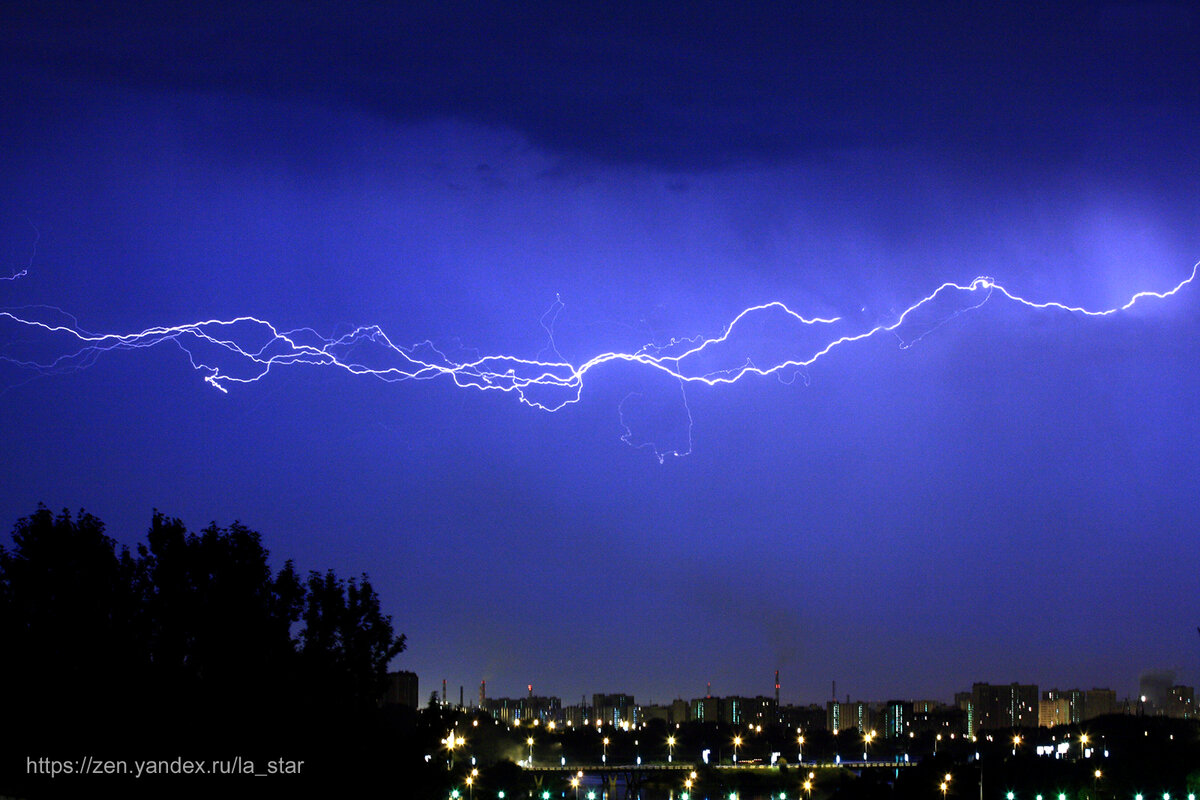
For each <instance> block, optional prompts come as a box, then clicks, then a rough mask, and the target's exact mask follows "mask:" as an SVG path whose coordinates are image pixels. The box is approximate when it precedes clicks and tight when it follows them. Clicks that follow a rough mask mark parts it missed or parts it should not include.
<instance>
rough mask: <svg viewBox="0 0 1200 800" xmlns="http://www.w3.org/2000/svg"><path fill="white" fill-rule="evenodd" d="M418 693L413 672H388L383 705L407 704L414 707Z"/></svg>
mask: <svg viewBox="0 0 1200 800" xmlns="http://www.w3.org/2000/svg"><path fill="white" fill-rule="evenodd" d="M418 697H419V693H418V690H417V674H416V673H415V672H404V671H401V672H389V673H388V675H387V684H386V685H385V686H384V690H383V697H382V698H380V702H381V703H382V704H383V705H397V706H408V707H409V708H416V707H417V703H418V702H419V700H418Z"/></svg>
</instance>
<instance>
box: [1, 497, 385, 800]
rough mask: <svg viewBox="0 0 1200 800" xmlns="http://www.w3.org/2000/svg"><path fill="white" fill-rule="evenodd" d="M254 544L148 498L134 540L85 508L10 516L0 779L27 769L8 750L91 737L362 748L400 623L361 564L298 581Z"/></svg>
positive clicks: (28, 751) (240, 533)
mask: <svg viewBox="0 0 1200 800" xmlns="http://www.w3.org/2000/svg"><path fill="white" fill-rule="evenodd" d="M268 556H269V553H268V552H267V550H266V548H265V547H264V546H263V543H262V537H261V536H260V535H259V534H258V533H257V532H255V531H252V530H250V529H249V528H247V527H246V526H244V525H242V524H241V523H239V522H234V523H233V524H232V525H230V526H228V527H226V528H222V527H219V526H217V525H216V524H215V523H214V524H211V525H209V526H208V527H207V528H205V529H204V530H203V531H201V532H199V533H190V532H188V531H187V529H186V528H185V526H184V525H183V523H182V522H180V520H178V519H175V518H172V517H168V516H166V515H164V514H162V513H161V512H159V511H155V512H154V514H153V516H152V519H151V523H150V528H149V530H148V531H147V534H146V541H145V542H144V543H142V544H139V545H138V546H137V547H136V551H135V553H131V552H130V551H129V550H128V549H127V548H124V547H118V545H117V543H116V541H115V540H113V539H112V538H110V537H109V536H107V535H106V534H105V530H104V524H103V523H102V522H101V521H100V520H99V519H97V518H96V517H94V516H92V515H91V514H88V513H87V512H85V511H81V512H79V514H78V515H77V516H75V517H72V515H71V513H70V512H68V511H63V512H62V513H60V514H59V515H57V516H55V515H54V514H52V513H51V512H50V510H49V509H48V508H46V507H45V506H42V505H39V506H38V508H37V510H36V511H35V512H34V513H33V514H31V515H30V516H28V517H23V518H21V519H20V520H18V521H17V522H16V524H15V525H14V526H13V531H12V544H11V546H10V547H3V546H0V653H2V654H3V656H2V657H0V719H3V720H4V723H3V724H0V794H3V793H5V792H6V790H7V789H8V788H9V785H10V784H11V785H12V786H13V787H14V788H16V789H21V788H22V786H28V785H29V783H28V782H29V780H30V779H29V776H28V775H27V774H26V769H25V762H24V760H23V759H22V757H21V756H22V754H25V755H35V754H37V753H42V754H44V753H45V751H46V750H47V749H50V748H54V750H55V752H62V753H63V755H68V754H69V753H68V752H67V751H69V749H70V748H71V747H75V746H77V747H79V748H83V747H84V746H87V747H91V748H93V749H94V748H95V747H96V746H97V745H96V742H98V741H102V742H104V743H105V744H106V745H108V746H114V747H115V746H118V745H124V746H126V747H128V746H130V745H136V746H137V747H141V748H143V750H141V751H139V753H140V754H142V755H146V754H149V752H150V751H148V750H146V749H145V748H150V749H151V750H152V749H153V748H154V747H166V746H170V747H173V748H176V750H177V749H178V746H179V744H180V743H189V742H190V743H192V744H193V745H197V746H198V743H205V744H206V746H209V747H212V746H213V745H212V743H213V742H218V743H221V744H222V745H223V746H226V747H229V746H233V745H234V744H247V745H249V744H253V743H255V742H261V743H263V746H266V745H270V746H271V747H272V748H273V749H275V750H277V749H278V746H279V743H290V745H291V746H293V747H294V748H301V747H303V748H307V749H306V750H305V751H304V752H311V753H313V754H315V755H320V756H322V757H324V758H325V760H326V761H329V760H331V759H336V758H339V757H342V756H345V757H347V758H348V757H350V754H351V753H352V752H357V753H361V752H364V750H363V740H362V737H364V736H367V735H368V734H369V732H370V731H371V730H372V728H371V725H363V724H362V723H363V722H365V721H369V720H370V719H372V718H373V717H372V715H374V714H375V713H376V711H377V709H376V705H377V701H378V698H379V696H380V695H381V693H382V689H383V686H384V682H385V681H386V673H387V667H388V663H389V661H391V659H392V658H394V657H395V656H396V655H398V654H399V653H401V652H402V651H403V650H404V647H405V639H404V636H402V635H396V634H395V633H394V631H393V629H392V620H391V617H389V616H388V615H386V614H384V613H383V611H382V607H381V603H380V598H379V596H378V594H377V593H376V592H375V589H374V587H373V586H372V585H371V583H370V581H369V580H368V578H367V576H366V575H365V574H364V575H361V576H360V577H358V578H351V579H350V580H348V581H344V580H342V579H340V578H339V577H338V576H337V575H336V574H335V573H334V572H333V571H329V572H326V573H323V574H322V573H317V572H312V573H310V574H309V575H308V578H307V580H302V579H301V577H300V576H299V575H298V574H297V572H296V569H295V566H294V564H293V563H292V562H291V561H287V562H285V563H284V565H283V567H282V568H281V569H279V570H278V571H277V572H273V571H272V569H271V567H270V564H269V561H268ZM375 724H376V725H378V721H377V722H376V723H375ZM347 731H358V733H357V734H355V735H350V734H348V733H347ZM355 736H357V737H358V738H357V739H355ZM164 742H165V743H169V745H166V744H163V743H164ZM339 754H340V755H339ZM118 755H122V756H126V755H128V753H127V752H124V753H119V754H118ZM175 755H178V752H176V753H175ZM276 755H278V753H277V752H276Z"/></svg>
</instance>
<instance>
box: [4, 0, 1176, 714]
mask: <svg viewBox="0 0 1200 800" xmlns="http://www.w3.org/2000/svg"><path fill="white" fill-rule="evenodd" d="M218 5H223V4H213V3H206V2H195V3H188V2H177V3H146V4H134V3H129V2H123V1H122V0H117V1H116V2H111V3H103V4H88V5H76V4H74V3H67V2H35V3H24V4H22V3H9V4H6V5H5V6H4V8H3V11H0V95H2V98H0V99H2V101H3V109H4V110H3V113H2V114H0V258H3V259H4V260H3V262H0V277H7V276H9V275H16V274H18V273H20V272H21V271H23V270H24V271H27V274H25V275H23V276H20V277H17V278H16V279H15V280H11V281H0V306H2V307H4V308H6V309H10V310H11V309H17V308H20V309H23V310H22V311H20V312H14V313H19V314H20V315H22V318H34V319H37V320H41V321H56V322H57V323H60V324H61V323H64V322H66V323H69V324H71V325H74V326H76V327H77V328H79V329H83V330H87V331H91V332H99V333H133V332H137V331H140V330H143V329H145V328H150V327H152V326H159V325H168V326H169V325H178V324H183V323H188V322H194V321H198V320H206V319H229V318H232V317H236V316H239V315H253V316H255V317H258V318H260V319H265V320H270V321H271V322H272V323H274V324H275V325H276V326H278V327H279V328H280V329H281V330H288V329H295V328H302V327H308V328H312V329H313V330H315V331H316V332H318V333H319V334H320V335H322V336H331V335H334V334H336V333H339V332H341V333H344V332H345V331H347V330H349V329H350V328H351V327H352V326H356V325H378V326H380V328H381V329H382V330H383V331H385V332H386V333H387V335H388V336H389V337H390V339H391V340H392V341H394V342H396V343H399V344H405V345H409V344H415V343H419V342H425V341H428V342H430V343H432V345H433V346H436V347H437V348H438V349H439V350H440V351H441V352H443V353H445V354H447V356H448V357H452V358H455V359H457V360H460V361H461V360H465V359H468V358H477V357H479V356H481V355H499V354H509V355H513V356H518V357H521V358H527V359H534V358H542V359H546V358H555V360H556V357H554V356H553V352H554V349H555V348H556V349H557V351H558V353H560V354H561V356H562V357H563V359H565V360H566V361H569V362H571V363H572V364H579V363H581V362H584V361H586V360H587V359H590V358H592V357H594V356H596V355H597V354H601V353H605V352H625V353H632V352H635V351H637V350H638V348H641V347H643V346H644V345H647V344H651V343H652V344H657V345H664V344H667V343H668V342H669V341H670V340H671V339H672V338H673V337H676V338H678V337H691V336H696V335H703V336H717V335H720V334H721V333H722V331H724V330H725V327H726V326H727V325H728V324H729V323H730V321H731V320H732V319H733V318H734V317H735V316H736V315H737V314H738V312H740V311H742V310H743V309H744V308H746V307H747V306H751V305H754V304H759V303H765V302H769V301H776V300H777V301H782V302H784V303H786V304H787V305H788V306H789V307H790V308H792V309H793V310H795V311H797V312H798V313H802V314H804V315H806V316H820V317H835V316H836V317H842V318H843V321H842V323H841V324H842V325H843V326H845V327H844V329H842V328H839V329H838V330H839V332H847V331H850V332H854V331H861V330H866V329H870V328H871V327H873V326H876V325H880V324H888V325H890V324H892V323H893V322H895V321H896V319H897V315H898V314H899V313H900V312H901V311H903V310H904V309H905V308H906V307H908V306H909V305H910V304H912V303H913V302H915V301H917V300H919V299H920V298H921V297H923V296H925V295H926V294H928V293H929V292H931V291H933V290H934V289H935V288H936V287H937V286H939V285H940V284H941V283H943V282H944V281H956V282H959V283H970V281H971V280H972V279H974V278H975V277H976V276H980V275H986V276H992V277H994V278H995V280H996V281H997V282H998V283H1000V284H1002V285H1004V286H1005V287H1007V288H1008V289H1010V290H1011V291H1012V292H1014V293H1016V294H1019V295H1022V296H1024V297H1026V298H1029V299H1031V300H1036V301H1050V300H1054V301H1059V302H1062V303H1065V304H1068V305H1079V306H1084V307H1087V308H1089V309H1106V308H1110V307H1113V306H1118V305H1121V304H1123V303H1124V302H1126V301H1127V300H1128V299H1129V298H1130V297H1131V296H1132V295H1133V294H1134V293H1136V292H1138V291H1140V290H1156V291H1164V290H1167V289H1170V288H1171V287H1173V286H1175V285H1176V284H1178V283H1179V282H1180V281H1181V280H1183V279H1184V278H1186V277H1187V276H1188V275H1189V274H1190V272H1191V270H1192V268H1193V265H1194V264H1195V263H1196V262H1197V260H1198V259H1200V70H1198V69H1197V64H1200V11H1198V10H1197V9H1196V8H1195V7H1194V6H1193V5H1191V4H1179V5H1172V4H1156V5H1131V4H1125V3H1109V4H1068V3H1063V4H1047V5H1049V6H1050V7H1049V8H1044V7H1042V4H1023V3H1004V4H999V5H997V6H996V7H994V8H990V9H989V8H986V7H983V6H980V5H978V4H966V5H964V6H963V8H962V9H960V8H957V7H956V8H955V9H954V10H948V9H947V8H942V7H940V6H938V5H936V4H935V5H921V4H893V3H880V4H870V3H866V4H844V5H845V7H841V6H840V5H839V4H832V5H826V4H786V5H785V4H782V3H779V4H765V5H760V6H755V7H751V8H749V9H744V8H742V7H741V4H725V5H716V4H714V5H708V4H690V5H689V6H688V8H687V9H686V10H684V9H683V8H682V6H683V5H684V4H678V3H653V2H652V3H634V4H629V5H626V4H612V3H598V4H594V5H590V4H578V3H570V4H564V5H569V6H570V9H568V8H565V7H556V6H553V5H545V6H543V5H534V4H517V5H518V7H516V8H513V7H510V4H507V3H497V4H491V5H479V4H466V5H463V4H453V3H441V2H437V3H408V4H382V3H380V4H376V3H370V4H347V3H338V2H332V0H330V2H327V3H323V2H299V3H255V2H249V3H242V4H238V5H237V7H236V8H234V7H232V6H231V7H230V8H229V9H228V10H227V11H224V12H222V13H215V12H213V11H211V10H210V9H211V8H212V7H215V6H218ZM948 5H949V4H948ZM797 6H798V7H797ZM966 6H970V7H971V8H972V9H974V10H972V11H970V12H968V11H966V10H963V9H965V8H966ZM558 298H560V299H561V303H562V305H561V307H560V306H557V305H556V299H558ZM979 299H981V298H980V297H977V296H974V295H972V296H970V297H967V298H958V299H954V298H952V299H951V300H950V301H949V302H947V303H945V304H937V305H934V306H932V307H930V308H928V309H927V313H924V314H923V315H918V318H916V319H914V320H913V323H912V325H906V326H905V327H903V328H901V329H898V330H897V331H896V333H895V334H885V335H881V336H876V337H873V338H871V339H869V340H866V341H862V342H857V343H854V344H852V345H848V346H845V347H841V348H838V349H836V350H835V351H833V352H831V353H830V354H829V356H827V357H825V358H823V359H821V360H820V361H818V362H817V363H816V364H814V365H813V366H812V367H810V368H808V369H806V370H789V371H787V372H786V373H785V374H783V375H781V376H772V377H756V376H753V375H749V376H746V377H744V378H743V379H741V380H740V381H738V382H736V383H735V384H733V385H726V386H719V387H714V388H709V387H705V386H698V385H694V384H689V385H688V386H687V387H686V389H682V390H681V387H680V385H679V383H678V382H676V381H672V380H671V379H670V378H669V377H666V376H663V375H662V374H661V373H655V372H653V371H652V370H648V369H645V368H642V367H639V366H637V365H634V364H611V365H605V366H602V367H598V368H597V369H595V370H594V371H592V372H590V373H588V375H587V376H586V379H585V382H584V387H583V391H582V395H581V399H580V401H579V402H578V403H576V404H571V405H567V406H566V407H564V408H563V409H561V410H559V411H557V412H555V413H547V412H544V411H539V410H537V409H534V408H530V407H529V406H527V405H522V404H521V403H520V402H519V401H518V399H517V398H516V397H515V396H514V395H512V394H507V393H503V392H480V391H477V390H475V389H472V388H460V387H457V386H455V384H454V383H453V382H452V381H451V380H449V379H448V378H441V379H435V380H429V381H408V382H400V383H387V382H383V381H379V380H376V379H373V378H370V377H362V376H354V375H350V374H347V373H346V372H344V371H340V370H336V369H329V368H322V367H316V366H293V367H288V368H280V369H275V370H272V371H271V372H270V373H269V374H268V375H266V376H265V377H264V378H262V379H261V380H259V381H257V382H254V383H249V384H246V385H233V386H230V387H228V388H229V392H228V394H225V393H222V392H220V391H216V390H215V389H214V388H213V387H212V386H210V385H209V384H207V383H206V382H205V381H204V377H205V373H203V372H200V371H197V370H194V369H193V368H192V366H191V365H190V364H189V360H188V355H187V353H185V352H183V351H182V350H181V349H180V348H179V347H177V346H175V345H174V344H172V343H171V342H166V343H163V344H161V345H159V346H157V347H153V348H149V349H135V350H126V351H115V352H109V353H105V354H101V355H99V356H98V357H97V358H95V359H94V363H90V365H89V366H87V367H86V368H85V369H66V370H57V371H50V372H48V373H46V374H43V372H40V371H36V370H31V369H28V368H24V367H21V366H20V365H17V364H14V363H12V361H11V360H12V359H20V358H25V357H28V356H29V354H30V353H33V354H34V355H36V357H38V358H40V359H45V358H49V357H52V356H53V354H54V352H56V350H55V348H56V347H57V346H58V345H59V344H60V343H61V341H62V337H58V338H56V337H55V336H52V335H50V334H47V333H45V332H44V331H40V330H39V329H34V328H30V327H28V326H23V325H19V324H16V323H14V322H13V321H11V320H5V321H3V324H0V358H4V359H9V361H5V362H0V385H2V386H3V387H4V390H3V393H2V394H0V403H2V408H3V415H2V416H0V442H2V443H3V451H2V452H3V457H2V458H0V525H3V526H4V527H7V526H8V525H11V524H12V522H14V521H15V520H16V519H17V518H18V517H21V516H24V515H27V514H29V513H31V512H32V511H34V509H35V508H36V505H37V503H38V502H44V503H46V504H47V505H49V506H50V507H51V508H54V509H59V508H63V507H70V508H71V509H73V510H78V509H79V508H85V509H87V510H88V511H90V512H92V513H94V514H96V515H98V516H99V517H101V518H102V519H103V520H104V521H105V522H106V523H107V524H108V529H109V533H110V534H111V535H113V536H114V537H115V538H117V539H118V540H119V541H121V542H123V543H126V544H134V543H136V542H137V541H139V540H141V539H142V537H143V536H144V533H145V530H146V528H147V527H148V525H149V521H150V516H151V513H152V510H153V509H155V508H157V509H160V510H162V511H164V512H166V513H168V514H170V515H174V516H179V517H180V518H182V519H183V520H184V522H185V523H187V524H188V525H189V526H190V527H192V528H193V529H199V528H201V527H203V526H205V525H207V524H208V523H209V522H210V521H213V520H215V521H217V522H218V523H219V524H222V525H225V524H228V523H230V522H232V521H234V520H235V519H239V520H241V521H242V522H244V523H245V524H247V525H249V526H250V527H252V528H254V529H256V530H259V531H261V532H262V533H263V535H264V539H265V543H266V545H267V547H268V548H269V549H270V550H271V552H272V559H273V561H274V563H275V565H276V566H281V565H282V563H283V560H284V559H286V558H294V559H295V560H296V562H297V565H298V566H299V567H300V568H301V569H322V570H323V569H325V568H328V567H332V568H335V569H336V570H337V571H338V572H339V573H341V574H342V575H344V576H349V575H354V574H357V573H359V572H362V571H366V572H368V573H369V574H370V576H371V577H372V579H373V580H374V582H375V584H376V588H377V589H378V590H379V592H380V594H381V596H382V599H383V602H384V605H385V607H386V610H387V611H388V612H389V613H391V614H392V616H393V620H394V622H395V624H396V628H397V630H398V631H400V632H403V633H405V634H407V636H408V642H409V649H408V651H407V652H405V653H404V654H402V655H401V656H400V657H399V658H398V659H396V661H395V662H394V665H393V666H394V667H395V668H398V669H409V670H412V671H415V672H417V673H418V675H419V676H420V680H421V687H422V694H423V695H427V693H428V691H429V690H431V689H432V688H434V687H435V685H436V686H437V687H438V688H440V682H441V680H442V678H446V679H447V680H448V682H449V684H450V686H451V687H452V692H453V691H454V690H457V687H458V686H459V685H460V684H461V685H465V686H466V694H467V696H468V697H474V696H476V693H477V691H478V686H479V681H480V680H481V679H486V680H487V682H488V689H489V694H490V695H493V696H504V695H507V696H515V695H520V694H523V693H524V692H525V686H526V684H528V683H532V684H533V685H534V689H535V692H537V693H538V694H552V695H559V696H562V697H563V698H564V700H565V701H566V702H576V701H577V699H578V697H579V696H580V695H581V694H583V693H587V694H588V695H589V696H590V694H591V693H592V692H602V691H611V692H618V691H620V692H630V693H633V694H635V696H636V697H637V699H638V700H639V701H640V702H643V703H644V702H650V701H656V702H662V701H669V700H670V699H671V698H673V697H676V696H682V697H695V696H699V695H701V694H702V693H703V692H704V689H705V683H706V682H707V681H711V682H712V690H713V693H714V694H769V693H770V692H771V691H772V690H773V672H774V670H775V669H779V670H780V672H781V679H782V682H783V699H784V701H785V702H801V701H803V702H819V701H824V700H825V699H826V698H827V697H828V696H829V693H830V681H832V680H836V681H837V685H838V693H839V694H845V693H849V694H851V695H852V696H853V697H855V698H863V699H874V700H884V699H888V698H896V697H899V698H928V697H932V698H938V699H944V700H949V699H950V698H951V696H952V693H953V692H954V691H956V690H963V689H968V688H969V687H970V684H971V683H972V682H974V681H989V682H1004V683H1007V682H1011V681H1021V682H1036V683H1038V684H1039V685H1041V686H1042V687H1044V688H1050V687H1051V686H1054V685H1057V686H1059V687H1061V688H1073V687H1082V688H1090V687H1092V686H1107V687H1111V688H1113V689H1115V690H1116V691H1117V692H1118V694H1119V695H1121V696H1123V695H1125V694H1127V693H1133V692H1134V691H1136V686H1137V678H1138V674H1139V673H1140V672H1141V671H1143V670H1147V669H1154V668H1167V669H1177V670H1178V675H1177V679H1178V680H1179V682H1182V683H1187V684H1193V685H1194V684H1196V683H1197V682H1200V643H1198V642H1197V639H1196V630H1195V628H1196V625H1197V624H1200V551H1198V548H1197V532H1198V531H1197V513H1196V507H1195V503H1196V498H1197V485H1198V483H1197V482H1198V480H1200V450H1198V447H1197V446H1198V444H1200V417H1198V416H1197V414H1196V409H1197V408H1198V407H1200V402H1198V401H1200V368H1198V367H1197V364H1198V363H1200V335H1198V334H1200V282H1198V283H1197V284H1195V285H1189V286H1186V287H1184V288H1183V289H1182V290H1181V291H1180V292H1179V293H1178V294H1177V295H1175V296H1173V297H1171V298H1169V299H1166V300H1156V299H1153V298H1150V299H1147V300H1143V301H1139V303H1138V304H1137V305H1135V306H1134V307H1133V308H1132V309H1130V310H1129V311H1128V312H1125V313H1122V314H1116V315H1112V316H1109V317H1104V318H1092V317H1087V316H1083V315H1081V314H1071V313H1066V312H1062V311H1056V310H1034V309H1030V308H1027V307H1023V306H1021V305H1019V304H1016V303H1013V302H1011V301H1008V300H1006V299H1004V298H1003V297H999V296H996V295H994V294H993V296H992V297H991V298H990V299H989V300H988V301H987V302H986V303H984V304H983V305H982V306H980V307H979V308H976V309H974V310H970V311H966V307H967V306H968V305H974V304H975V303H976V302H977V301H978V300H979ZM48 307H53V308H48ZM54 309H58V310H54ZM957 312H963V313H957ZM548 331H552V332H553V338H552V340H551V336H550V334H549V332H548ZM922 334H927V335H923V336H922ZM821 335H824V332H823V331H819V330H815V329H812V328H799V329H798V328H797V327H796V326H794V325H788V324H786V321H785V320H782V319H780V318H779V317H778V316H775V317H771V316H770V315H765V316H759V317H756V318H755V319H754V320H753V321H752V324H750V325H748V326H747V327H746V328H745V329H743V330H741V331H740V333H739V336H738V337H737V341H736V342H731V343H730V345H731V347H730V350H729V351H728V352H726V353H724V354H723V356H722V357H723V358H725V359H726V361H724V362H722V365H723V366H728V365H729V364H733V363H739V364H740V363H744V362H745V361H746V359H751V360H752V361H753V362H754V363H756V364H759V365H761V364H762V362H763V361H764V360H770V359H771V358H775V357H777V356H778V354H780V353H784V352H791V348H796V347H798V348H800V350H803V349H804V348H808V350H811V349H812V342H813V341H815V340H816V339H815V338H814V337H818V338H819V336H821ZM918 339H919V341H918ZM909 345H911V346H909ZM68 366H80V364H78V363H74V362H73V363H72V364H70V365H68ZM689 416H690V419H691V426H690V430H689V426H688V418H689ZM627 426H628V428H629V430H628V431H627V430H626V427H627ZM623 435H625V438H626V439H628V440H629V441H628V442H625V441H623V440H622V437H623ZM650 442H653V444H650ZM630 444H633V445H645V446H640V447H639V446H630ZM689 448H690V454H688V455H686V456H673V455H670V454H669V452H670V451H679V452H684V451H687V450H688V449H689ZM656 451H657V452H659V453H664V452H665V453H668V454H667V455H666V456H665V457H664V459H663V461H662V462H661V463H660V460H659V459H658V458H656ZM80 657H81V658H86V654H80Z"/></svg>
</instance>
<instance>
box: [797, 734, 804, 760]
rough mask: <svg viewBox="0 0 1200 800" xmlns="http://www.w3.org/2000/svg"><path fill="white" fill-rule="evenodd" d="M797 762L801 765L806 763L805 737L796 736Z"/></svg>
mask: <svg viewBox="0 0 1200 800" xmlns="http://www.w3.org/2000/svg"><path fill="white" fill-rule="evenodd" d="M796 761H797V762H798V763H800V764H803V763H804V735H803V734H800V735H798V736H796Z"/></svg>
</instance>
